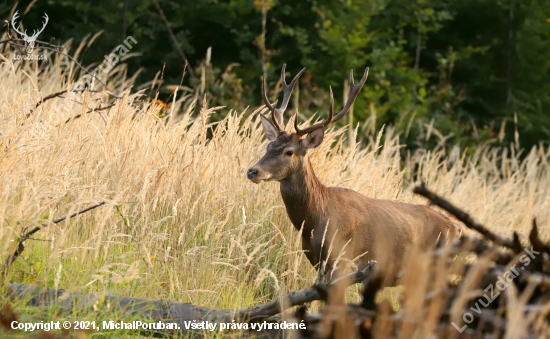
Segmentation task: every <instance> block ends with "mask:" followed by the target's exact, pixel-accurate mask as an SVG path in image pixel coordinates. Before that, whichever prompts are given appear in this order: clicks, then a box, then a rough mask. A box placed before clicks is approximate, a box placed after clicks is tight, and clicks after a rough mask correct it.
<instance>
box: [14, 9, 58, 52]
mask: <svg viewBox="0 0 550 339" xmlns="http://www.w3.org/2000/svg"><path fill="white" fill-rule="evenodd" d="M18 18H19V15H18V11H16V12H15V14H13V17H12V18H11V25H12V27H13V30H14V31H16V32H17V33H18V34H19V35H20V37H21V39H23V41H25V46H26V48H27V53H29V54H30V53H32V51H33V49H34V43H35V41H36V38H37V37H38V35H39V34H40V33H42V31H43V30H44V28H46V25H47V24H48V21H49V20H50V18H49V17H48V14H46V13H44V19H45V21H44V22H43V23H42V29H41V30H39V31H36V30H34V32H33V34H32V35H31V36H28V35H27V30H25V32H21V31H20V30H19V29H17V27H16V25H15V21H16V20H17V19H18ZM19 27H21V26H19Z"/></svg>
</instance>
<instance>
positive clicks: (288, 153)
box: [286, 151, 294, 155]
mask: <svg viewBox="0 0 550 339" xmlns="http://www.w3.org/2000/svg"><path fill="white" fill-rule="evenodd" d="M292 154H294V152H292V151H287V152H286V155H292Z"/></svg>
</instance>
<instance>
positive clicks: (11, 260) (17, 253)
mask: <svg viewBox="0 0 550 339" xmlns="http://www.w3.org/2000/svg"><path fill="white" fill-rule="evenodd" d="M102 205H105V202H104V201H102V202H100V203H98V204H95V205H93V206H90V207H87V208H85V209H83V210H81V211H78V212H75V213H73V214H71V215H69V216H67V215H66V216H64V217H61V218H59V219H54V220H52V222H51V223H53V224H58V223H60V222H62V221H63V220H65V219H67V218H69V219H70V218H73V217H76V216H77V215H79V214H82V213H86V212H88V211H91V210H93V209H94V208H97V207H99V206H102ZM45 227H48V224H42V225H40V226H37V227H35V228H33V229H32V230H30V231H28V232H27V233H25V234H24V235H23V236H21V239H20V240H19V243H18V244H17V247H16V248H15V251H14V252H13V255H10V256H8V258H7V259H6V264H5V265H4V267H3V273H4V277H6V276H7V274H8V272H9V269H10V267H11V265H12V264H13V263H14V262H15V260H17V258H19V256H21V254H22V253H23V251H24V250H25V241H26V240H28V239H29V238H30V236H31V235H33V234H35V233H36V232H38V231H40V230H41V229H43V228H45Z"/></svg>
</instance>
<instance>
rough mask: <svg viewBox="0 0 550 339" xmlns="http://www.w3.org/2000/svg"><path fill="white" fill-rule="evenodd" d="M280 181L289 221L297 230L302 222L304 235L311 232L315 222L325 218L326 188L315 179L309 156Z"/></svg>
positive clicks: (320, 221) (317, 222) (322, 220)
mask: <svg viewBox="0 0 550 339" xmlns="http://www.w3.org/2000/svg"><path fill="white" fill-rule="evenodd" d="M280 183H281V186H280V187H281V196H282V197H283V201H284V203H285V206H286V210H287V213H288V216H289V218H290V221H292V224H293V225H294V227H296V229H298V230H300V229H301V228H302V224H304V229H303V234H304V235H305V234H309V233H311V230H312V229H313V228H314V227H315V226H316V225H317V224H319V223H322V222H324V220H325V207H326V204H327V198H328V190H327V187H326V186H325V185H323V184H322V183H321V182H320V181H319V179H317V176H316V175H315V172H313V167H312V166H311V162H310V160H309V157H308V156H307V155H306V157H304V160H303V161H302V162H301V164H300V165H299V166H298V168H297V170H296V171H294V172H293V173H292V174H291V175H290V177H289V178H287V179H284V180H281V181H280Z"/></svg>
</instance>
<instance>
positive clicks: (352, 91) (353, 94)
mask: <svg viewBox="0 0 550 339" xmlns="http://www.w3.org/2000/svg"><path fill="white" fill-rule="evenodd" d="M368 76H369V68H368V67H367V69H366V70H365V74H363V78H362V79H361V82H360V83H359V84H358V85H355V81H354V79H353V69H352V70H351V72H350V73H349V84H350V85H349V97H348V102H346V105H345V106H344V108H343V109H342V111H340V113H338V114H337V115H336V116H335V117H334V118H333V117H332V116H333V113H334V98H333V97H332V87H331V88H330V108H329V117H328V119H327V120H325V121H321V122H318V123H316V124H314V125H311V126H308V127H306V128H304V129H302V130H301V129H299V128H298V115H296V119H294V129H295V130H296V134H298V135H304V134H308V133H310V132H313V131H314V130H316V129H318V128H321V127H324V126H326V125H328V124H330V123H331V122H335V121H338V120H340V119H341V118H342V117H343V116H344V115H346V113H348V112H349V110H350V108H351V105H353V102H354V101H355V99H356V98H357V95H358V94H359V91H360V90H361V88H362V87H363V85H364V84H365V82H366V81H367V77H368Z"/></svg>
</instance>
